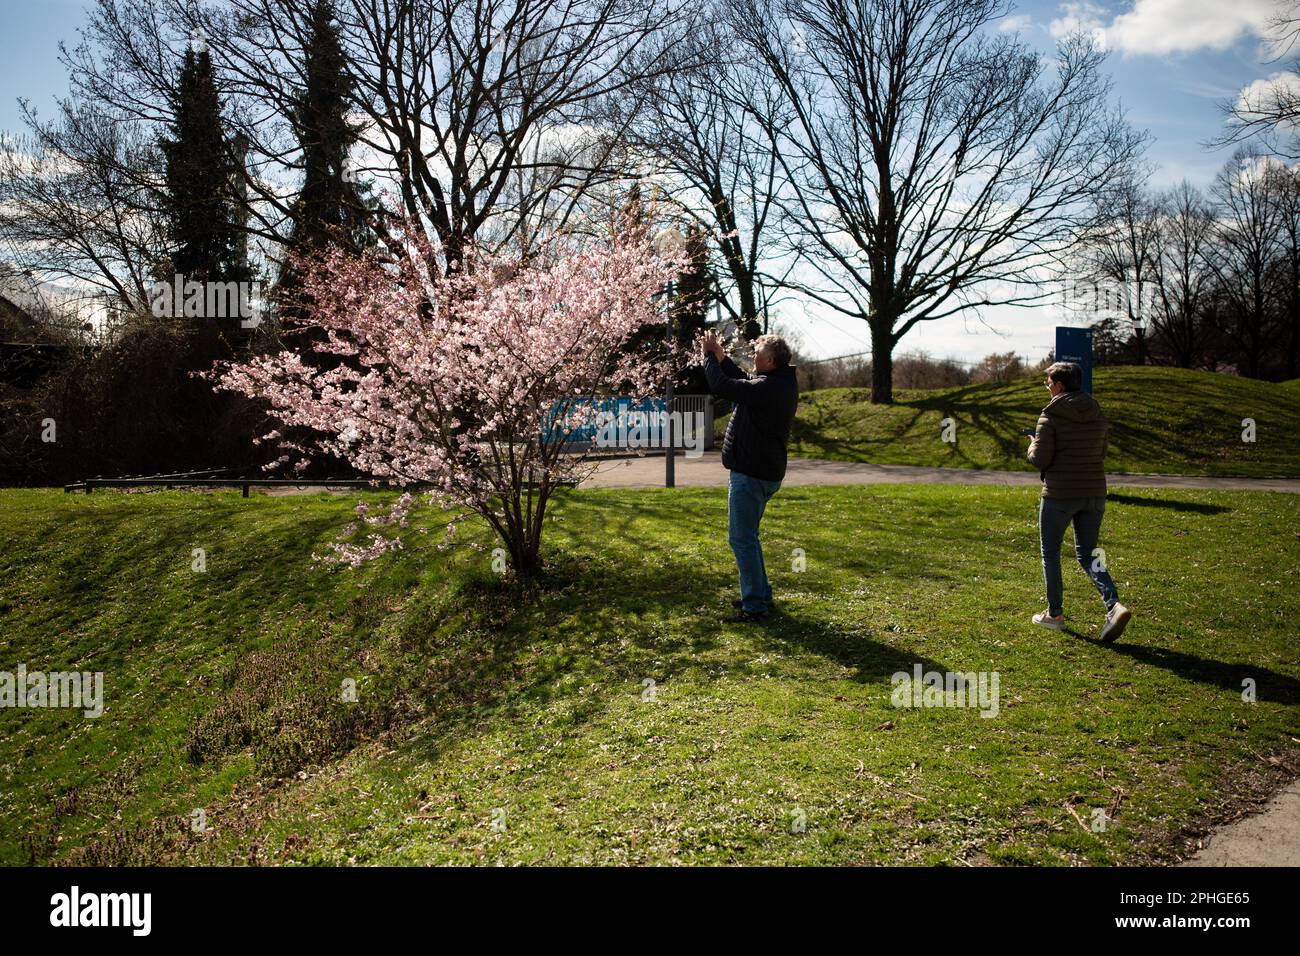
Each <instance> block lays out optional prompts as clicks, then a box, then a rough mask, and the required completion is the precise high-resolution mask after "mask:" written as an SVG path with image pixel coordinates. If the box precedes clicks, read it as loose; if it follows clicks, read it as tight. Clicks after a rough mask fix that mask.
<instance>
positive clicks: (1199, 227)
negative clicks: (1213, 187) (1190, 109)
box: [1150, 180, 1214, 368]
mask: <svg viewBox="0 0 1300 956" xmlns="http://www.w3.org/2000/svg"><path fill="white" fill-rule="evenodd" d="M1156 206H1157V209H1158V212H1159V229H1158V230H1157V232H1156V236H1155V248H1154V250H1153V254H1152V269H1153V271H1154V276H1155V289H1156V297H1155V302H1154V303H1153V305H1154V308H1152V309H1151V311H1150V318H1151V326H1152V329H1151V331H1152V333H1153V335H1152V337H1153V338H1154V339H1156V340H1158V341H1159V343H1160V344H1161V346H1162V347H1163V348H1165V349H1167V350H1168V352H1169V355H1170V357H1171V358H1172V360H1173V362H1174V364H1175V365H1177V366H1179V367H1180V368H1192V367H1193V366H1194V365H1195V364H1196V363H1197V360H1198V359H1199V357H1200V355H1201V351H1202V345H1203V342H1204V338H1205V334H1204V332H1205V329H1204V323H1203V318H1204V316H1203V313H1204V310H1205V304H1206V299H1207V296H1208V292H1209V289H1210V285H1211V283H1212V282H1213V276H1214V273H1213V270H1212V269H1211V266H1210V262H1209V256H1210V254H1211V245H1212V243H1213V240H1214V211H1213V209H1211V208H1210V205H1209V203H1207V202H1206V201H1205V197H1204V196H1203V195H1202V194H1201V192H1200V190H1198V189H1197V188H1196V187H1195V186H1192V185H1191V184H1190V183H1188V182H1187V181H1186V180H1184V181H1183V182H1182V183H1181V184H1179V185H1178V186H1176V187H1175V188H1173V189H1171V190H1169V191H1168V192H1165V193H1164V194H1162V195H1161V196H1159V197H1158V198H1157V200H1156Z"/></svg>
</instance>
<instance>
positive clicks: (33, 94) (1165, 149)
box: [0, 0, 1282, 361]
mask: <svg viewBox="0 0 1300 956" xmlns="http://www.w3.org/2000/svg"><path fill="white" fill-rule="evenodd" d="M86 6H87V3H86V0H0V24H3V29H2V30H0V129H3V130H6V131H17V130H18V129H19V128H20V126H21V123H20V119H19V115H20V114H19V110H18V106H17V102H16V100H17V99H18V98H19V97H25V98H27V99H29V100H30V101H31V102H32V104H33V105H34V106H35V107H36V108H37V110H38V111H39V112H40V113H41V114H44V115H49V113H50V111H51V109H52V107H53V104H54V102H55V99H56V98H57V97H58V96H60V95H62V93H63V92H64V91H65V90H66V87H67V82H66V76H65V74H64V71H63V67H62V66H61V65H60V64H59V62H58V59H57V53H58V43H59V41H60V40H64V41H66V42H68V43H69V44H73V43H75V41H76V30H77V28H78V27H79V26H80V25H81V23H82V22H84V19H85V9H86ZM1274 10H1275V0H1071V2H1066V3H1061V2H1058V0H1021V2H1019V3H1018V4H1017V5H1016V7H1015V9H1014V10H1013V12H1012V15H1011V16H1010V17H1009V18H1008V19H1007V20H1005V21H1004V22H1003V24H1002V26H1003V27H1004V28H1006V29H1009V30H1014V31H1016V32H1018V33H1019V34H1020V36H1021V38H1022V39H1023V40H1024V41H1025V42H1027V43H1030V44H1031V45H1033V46H1034V47H1036V48H1038V49H1039V50H1041V51H1042V52H1044V53H1050V52H1051V51H1052V49H1053V48H1054V45H1055V43H1056V39H1057V38H1058V37H1059V36H1061V35H1062V34H1063V33H1065V32H1067V31H1069V30H1072V29H1083V30H1088V31H1092V32H1093V33H1094V34H1095V35H1096V36H1097V38H1098V40H1099V42H1101V43H1102V44H1103V45H1104V46H1105V48H1106V49H1107V50H1108V52H1109V56H1108V59H1107V61H1106V69H1107V70H1108V71H1109V72H1110V74H1111V76H1112V77H1113V80H1114V87H1115V95H1116V98H1117V99H1118V101H1119V102H1120V104H1121V105H1122V106H1123V108H1124V109H1125V111H1126V112H1127V114H1128V117H1129V121H1130V122H1131V123H1132V124H1133V125H1134V126H1136V127H1138V128H1140V129H1145V130H1147V131H1148V132H1149V133H1150V135H1151V137H1152V141H1151V144H1150V146H1149V149H1148V154H1147V155H1148V159H1149V160H1150V161H1151V162H1152V163H1153V164H1154V165H1155V167H1156V169H1155V172H1154V174H1153V177H1152V180H1151V183H1152V185H1153V186H1154V187H1156V188H1163V187H1165V186H1170V185H1173V184H1175V183H1177V182H1178V181H1180V180H1182V179H1184V178H1185V179H1187V180H1188V181H1190V182H1191V183H1193V184H1194V185H1197V186H1201V187H1205V186H1208V185H1209V183H1210V182H1211V180H1212V179H1213V178H1214V174H1215V173H1216V172H1217V171H1218V169H1219V168H1220V167H1221V166H1222V165H1223V164H1224V162H1226V161H1227V159H1228V156H1229V153H1230V150H1222V149H1221V150H1218V151H1214V150H1210V149H1208V148H1206V145H1205V144H1206V142H1207V141H1208V140H1210V139H1213V138H1214V137H1215V136H1216V135H1218V134H1219V133H1220V132H1221V131H1222V129H1223V115H1222V112H1221V111H1220V108H1219V107H1220V103H1222V102H1223V101H1224V100H1233V99H1235V98H1236V97H1237V95H1238V94H1239V93H1240V91H1241V90H1242V89H1243V88H1244V87H1246V86H1248V85H1249V84H1251V83H1254V82H1257V81H1262V80H1267V79H1268V78H1269V77H1271V76H1273V75H1274V74H1276V73H1278V72H1279V71H1281V70H1282V66H1281V65H1280V64H1278V63H1268V62H1265V60H1266V58H1267V56H1268V51H1266V50H1265V49H1264V46H1263V42H1262V35H1263V32H1264V29H1265V25H1266V23H1267V20H1268V17H1269V15H1270V14H1271V13H1272V12H1273V11H1274ZM777 321H778V324H779V325H781V326H782V327H783V328H784V329H788V330H789V331H791V332H792V333H793V334H794V335H795V336H797V337H798V339H799V340H800V344H801V351H802V352H803V353H805V354H806V355H810V356H814V357H829V356H834V355H844V354H849V353H854V352H862V351H865V350H867V349H868V348H869V339H870V336H869V334H868V331H867V327H866V324H865V323H863V322H858V321H855V320H853V319H849V318H845V317H843V316H830V315H827V314H825V313H824V312H812V311H811V310H809V309H807V308H804V307H801V306H799V305H797V304H788V305H785V306H783V307H782V310H781V312H780V314H779V315H778V317H777ZM1067 321H1068V322H1077V321H1078V319H1077V318H1066V317H1065V316H1064V315H1063V313H1062V311H1061V309H1060V308H1059V306H1056V305H1043V306H1036V307H1033V308H993V309H986V310H983V311H982V312H981V313H980V314H979V315H977V316H969V317H954V318H951V319H946V320H943V321H941V322H934V323H921V324H920V325H918V326H917V328H916V329H914V330H913V331H912V332H911V333H909V334H908V336H907V337H906V338H904V339H903V341H902V343H901V344H900V346H899V350H900V351H909V350H912V349H924V350H925V351H928V352H929V353H931V354H932V355H936V356H946V357H953V358H957V359H959V360H963V361H973V360H975V359H978V358H979V357H981V356H983V355H986V354H989V353H991V352H1008V351H1015V352H1018V353H1020V354H1021V355H1024V356H1026V357H1028V358H1030V359H1032V360H1036V359H1038V358H1041V357H1042V356H1043V355H1044V354H1046V352H1047V351H1048V350H1049V349H1050V348H1051V347H1052V345H1053V340H1054V328H1055V326H1057V325H1058V324H1065V323H1066V322H1067Z"/></svg>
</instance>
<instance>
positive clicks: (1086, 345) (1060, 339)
mask: <svg viewBox="0 0 1300 956" xmlns="http://www.w3.org/2000/svg"><path fill="white" fill-rule="evenodd" d="M1056 360H1057V361H1058V362H1073V363H1074V364H1075V365H1077V366H1079V368H1081V369H1083V390H1084V391H1085V392H1091V391H1092V329H1084V328H1079V327H1078V326H1070V325H1058V326H1057V327H1056Z"/></svg>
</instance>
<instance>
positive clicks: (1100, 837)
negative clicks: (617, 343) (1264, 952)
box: [0, 486, 1300, 864]
mask: <svg viewBox="0 0 1300 956" xmlns="http://www.w3.org/2000/svg"><path fill="white" fill-rule="evenodd" d="M370 497H379V496H370ZM351 504H352V499H351V498H337V497H329V496H320V497H297V498H266V497H257V496H255V497H254V498H252V499H250V500H242V499H241V498H239V496H238V495H237V494H223V493H214V494H197V493H185V492H160V493H149V494H121V493H111V492H109V493H96V494H94V495H91V496H82V495H75V496H72V495H64V494H62V493H60V492H51V491H4V492H0V535H2V537H3V540H4V542H5V547H4V548H3V549H2V550H0V646H2V647H3V655H2V656H0V658H2V660H0V669H7V670H11V671H12V670H14V669H16V667H17V665H18V664H19V663H25V664H26V666H27V667H28V668H29V669H30V670H36V669H48V670H56V669H57V670H66V669H73V668H76V669H79V670H90V671H103V672H104V673H105V675H106V676H105V685H106V686H105V696H106V702H107V703H106V712H105V714H104V716H103V717H101V718H100V719H98V720H86V719H83V718H82V717H81V716H80V715H79V714H77V715H74V714H73V713H70V712H68V711H58V710H35V709H31V710H28V709H21V710H20V709H14V710H3V711H0V778H2V779H0V801H2V802H0V861H2V862H4V863H9V864H15V863H24V862H29V861H37V862H50V861H54V862H81V863H90V864H115V863H127V862H130V863H147V862H164V863H175V862H206V863H228V862H236V863H242V862H257V863H330V864H343V863H358V864H370V863H401V864H416V863H485V864H492V863H565V864H579V863H600V864H621V863H651V864H661V863H677V862H681V863H697V864H698V863H713V864H761V863H790V864H851V863H951V864H957V863H988V862H992V863H1081V862H1082V863H1094V864H1106V863H1141V862H1149V861H1161V860H1168V859H1171V858H1172V857H1173V856H1174V855H1176V854H1178V853H1179V852H1181V850H1182V848H1184V846H1185V842H1186V839H1187V838H1188V836H1189V835H1190V834H1194V833H1196V832H1200V831H1201V830H1203V828H1204V827H1205V826H1206V825H1208V824H1209V823H1211V822H1213V821H1214V820H1215V819H1221V818H1223V817H1224V816H1225V815H1227V814H1228V813H1230V812H1231V811H1232V809H1233V808H1235V807H1236V806H1239V805H1240V802H1241V800H1242V798H1243V797H1244V796H1245V795H1248V794H1257V793H1260V792H1263V791H1264V790H1266V789H1267V788H1268V787H1269V786H1271V785H1273V784H1274V783H1276V782H1277V781H1278V780H1279V779H1280V778H1281V776H1282V775H1283V770H1282V769H1280V767H1285V766H1287V765H1288V764H1289V765H1290V766H1292V767H1294V766H1296V765H1297V762H1298V761H1297V757H1298V756H1300V747H1298V746H1297V743H1300V655H1297V653H1296V628H1295V621H1296V619H1297V616H1298V615H1300V580H1298V578H1300V537H1298V536H1297V533H1296V532H1297V530H1298V529H1300V498H1298V497H1296V496H1291V495H1282V494H1266V493H1212V492H1170V493H1165V492H1161V493H1156V492H1151V491H1125V492H1124V493H1122V494H1117V495H1115V496H1114V497H1113V500H1112V502H1111V504H1110V508H1109V511H1108V515H1107V519H1106V525H1105V528H1104V531H1103V540H1102V543H1103V545H1104V546H1105V548H1106V550H1107V557H1108V561H1109V564H1110V566H1111V570H1112V573H1113V574H1114V576H1115V578H1116V581H1117V583H1118V585H1119V588H1120V590H1121V594H1122V595H1123V597H1124V598H1125V600H1126V601H1127V602H1128V603H1130V604H1131V605H1132V606H1133V607H1134V608H1135V610H1136V613H1137V617H1136V619H1135V622H1134V624H1133V625H1132V627H1131V628H1130V631H1129V633H1128V635H1126V638H1127V640H1126V642H1125V643H1123V644H1121V645H1118V646H1115V647H1107V646H1103V645H1101V644H1099V643H1098V641H1097V639H1096V638H1097V633H1098V625H1099V624H1100V613H1099V612H1100V610H1101V605H1100V601H1099V600H1098V599H1097V597H1096V595H1095V592H1092V591H1091V589H1090V586H1089V585H1088V583H1087V581H1086V579H1085V577H1084V576H1083V574H1082V572H1080V571H1079V570H1078V568H1077V567H1074V566H1069V567H1067V568H1066V572H1065V573H1066V597H1067V605H1066V613H1067V615H1068V616H1069V617H1070V619H1071V623H1072V625H1073V627H1074V628H1075V631H1074V632H1073V633H1051V632H1047V631H1043V630H1040V629H1037V628H1034V627H1032V626H1031V625H1030V624H1029V622H1028V618H1029V615H1030V614H1031V613H1032V612H1033V611H1035V610H1038V609H1040V608H1041V606H1042V597H1041V585H1040V577H1039V573H1040V572H1039V566H1038V559H1037V553H1036V549H1037V541H1036V530H1035V523H1034V512H1035V506H1036V491H1035V490H1034V489H1018V488H978V487H933V486H931V487H926V486H872V487H863V488H818V489H814V488H790V489H786V490H784V491H782V492H781V494H780V495H779V496H778V497H777V498H776V499H774V501H773V503H772V506H771V507H770V509H769V512H768V518H767V521H766V523H765V536H766V542H767V554H768V564H769V567H770V569H771V572H772V577H773V584H774V587H775V588H776V592H777V600H778V602H779V606H780V614H779V616H777V617H776V618H774V619H773V620H772V621H771V622H769V623H767V624H765V625H761V626H753V625H751V626H735V625H722V624H720V623H718V616H719V613H720V612H721V611H723V610H724V606H725V604H726V602H727V601H728V600H729V599H730V598H731V597H732V596H733V587H734V585H733V568H732V564H731V558H730V554H729V553H728V552H727V550H726V545H725V531H724V528H725V496H724V494H723V493H722V492H721V491H709V490H676V491H671V492H669V491H619V492H610V491H580V492H579V491H573V492H567V493H566V494H565V496H564V498H563V499H562V501H561V502H560V504H559V506H558V508H557V510H556V514H555V521H554V522H553V523H552V524H551V525H550V527H549V529H548V538H547V543H548V556H549V559H550V567H549V570H548V573H547V576H546V578H545V581H544V583H543V585H542V586H521V585H517V584H514V583H512V582H509V581H507V580H504V579H502V578H500V577H498V576H496V575H494V574H493V573H492V572H491V570H490V563H491V556H490V554H489V553H487V552H485V551H482V550H476V549H474V548H472V547H470V546H469V545H470V544H471V543H474V542H477V543H480V544H482V543H489V539H487V538H486V537H485V536H484V535H483V534H482V532H481V531H478V532H475V531H474V530H472V529H470V530H468V532H466V531H463V532H462V533H463V534H465V535H466V536H465V539H464V540H461V541H460V542H459V543H458V545H457V546H456V547H455V548H452V549H450V550H447V551H439V550H437V548H436V544H437V542H438V541H439V540H440V535H438V534H435V533H430V534H429V535H427V536H421V535H418V534H415V535H412V539H411V546H410V547H409V548H408V550H406V551H405V552H403V553H401V554H398V555H395V556H393V557H392V558H391V559H387V560H384V561H382V562H380V563H377V564H374V565H372V566H369V567H366V568H364V569H362V570H360V571H357V572H352V571H337V570H322V569H319V568H315V567H313V566H312V565H311V562H310V555H311V553H312V552H313V550H316V551H320V550H321V549H322V548H323V546H324V544H325V543H326V542H327V541H328V540H330V539H331V537H332V535H333V532H334V531H335V530H336V529H337V528H338V527H339V526H340V525H341V524H342V523H343V522H344V521H345V520H346V519H347V513H348V511H349V510H350V507H351ZM196 548H202V549H204V550H205V552H206V560H207V571H206V572H204V573H198V572H195V571H193V570H191V560H192V558H191V554H192V551H193V549H196ZM795 549H802V550H803V552H804V554H805V555H806V562H807V563H806V570H804V571H803V572H795V571H793V570H792V566H793V561H792V555H793V553H794V551H795ZM918 663H919V664H921V665H922V666H923V668H924V669H925V670H935V671H961V672H970V671H975V672H980V671H983V672H991V671H996V672H998V674H999V692H1000V697H999V712H998V715H997V716H996V717H994V718H984V717H982V716H981V715H980V712H979V711H978V710H975V709H970V708H955V707H941V708H928V709H925V708H923V709H902V708H896V707H894V706H893V705H892V703H891V690H892V687H891V675H893V674H894V673H895V672H898V671H904V672H910V671H911V670H912V668H913V666H914V665H915V664H918ZM345 679H351V680H354V681H355V682H356V687H357V700H356V702H355V703H344V702H343V701H341V700H340V697H341V693H340V688H341V687H342V686H343V681H344V680H345ZM1246 679H1251V680H1254V681H1255V682H1256V687H1257V696H1258V700H1257V701H1256V702H1254V703H1249V702H1245V701H1243V699H1242V681H1243V680H1246ZM647 681H653V682H654V683H653V684H648V683H647ZM1270 758H1272V759H1273V760H1274V761H1279V762H1280V766H1279V765H1277V764H1274V763H1270V762H1269V761H1270ZM197 809H202V810H203V822H204V824H205V826H206V829H203V830H202V831H201V832H196V830H195V827H194V826H193V823H192V821H193V820H194V819H195V818H194V817H193V812H194V811H195V810H197ZM1095 810H1105V811H1106V812H1107V813H1108V814H1110V820H1109V824H1108V826H1107V827H1106V829H1105V830H1104V831H1103V832H1093V831H1092V829H1091V825H1090V824H1091V821H1092V819H1093V812H1094V811H1095ZM800 819H802V820H803V821H805V825H804V827H803V831H802V832H799V828H798V827H795V826H793V824H794V823H795V822H796V821H797V820H800Z"/></svg>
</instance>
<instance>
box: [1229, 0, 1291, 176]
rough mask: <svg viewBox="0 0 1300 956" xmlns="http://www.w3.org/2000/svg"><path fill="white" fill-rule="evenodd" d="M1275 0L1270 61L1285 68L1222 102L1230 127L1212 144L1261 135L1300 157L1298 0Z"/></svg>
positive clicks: (1283, 151) (1273, 145) (1270, 143)
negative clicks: (1231, 98)
mask: <svg viewBox="0 0 1300 956" xmlns="http://www.w3.org/2000/svg"><path fill="white" fill-rule="evenodd" d="M1276 3H1277V13H1276V15H1275V16H1274V17H1273V18H1272V20H1271V21H1270V22H1269V34H1268V41H1269V46H1270V48H1271V50H1272V53H1271V59H1270V60H1269V62H1272V63H1282V64H1285V68H1284V69H1283V70H1281V71H1279V73H1278V74H1277V75H1276V76H1275V77H1273V78H1271V79H1269V80H1265V81H1260V82H1258V83H1253V84H1251V85H1250V86H1248V87H1247V88H1246V89H1245V90H1243V91H1242V92H1241V94H1240V95H1239V96H1238V97H1237V99H1236V100H1235V101H1233V102H1227V103H1224V104H1223V111H1224V113H1225V115H1226V117H1227V129H1226V130H1225V132H1224V134H1223V135H1222V136H1221V137H1219V138H1218V139H1217V140H1214V141H1213V143H1212V145H1215V146H1222V145H1225V144H1228V143H1240V142H1242V141H1244V140H1247V139H1250V138H1252V137H1255V136H1259V137H1261V138H1262V139H1263V140H1264V141H1265V142H1267V143H1268V144H1269V145H1270V147H1271V148H1273V149H1276V150H1277V151H1278V152H1279V153H1281V154H1282V155H1285V156H1288V157H1290V158H1291V159H1300V10H1298V9H1297V7H1296V5H1295V0H1276Z"/></svg>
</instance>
